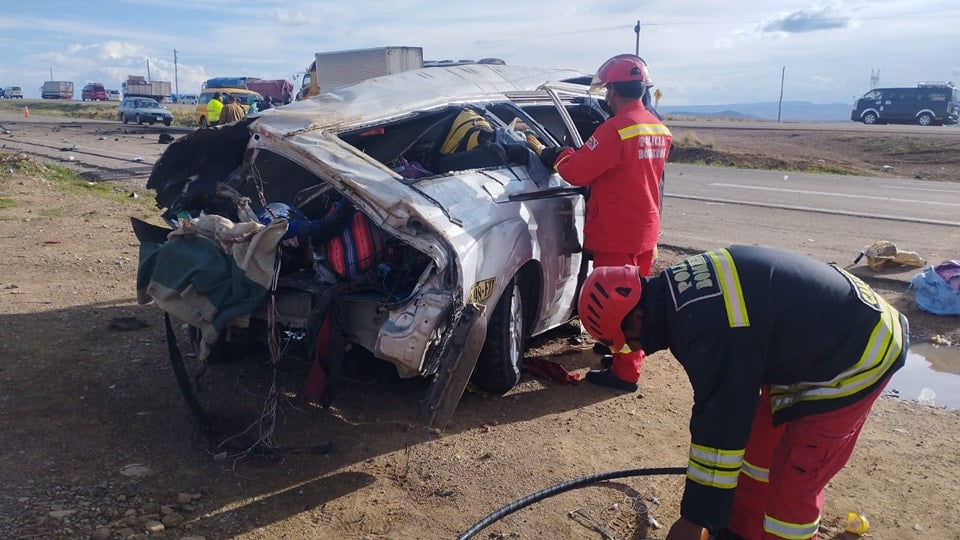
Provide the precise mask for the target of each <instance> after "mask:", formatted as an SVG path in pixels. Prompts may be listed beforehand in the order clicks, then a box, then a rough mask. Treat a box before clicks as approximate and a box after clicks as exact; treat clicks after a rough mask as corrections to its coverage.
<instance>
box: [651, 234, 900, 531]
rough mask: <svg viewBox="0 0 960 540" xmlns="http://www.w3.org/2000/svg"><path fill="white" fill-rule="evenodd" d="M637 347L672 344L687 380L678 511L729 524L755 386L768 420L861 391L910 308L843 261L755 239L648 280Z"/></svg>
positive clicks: (896, 346)
mask: <svg viewBox="0 0 960 540" xmlns="http://www.w3.org/2000/svg"><path fill="white" fill-rule="evenodd" d="M641 305H642V307H643V308H644V337H643V344H644V350H645V352H646V353H647V354H651V353H653V352H654V351H657V350H661V349H664V348H667V347H669V349H670V351H671V352H672V353H673V355H674V356H675V357H676V358H677V360H678V361H679V362H680V364H681V365H682V366H683V368H684V369H685V370H686V372H687V376H688V377H689V378H690V382H691V385H692V386H693V391H694V406H693V414H692V417H691V420H690V434H691V449H690V462H689V464H688V469H687V485H686V490H685V492H684V499H683V504H682V505H681V514H682V515H683V516H684V517H686V518H687V519H690V520H691V521H693V522H695V523H699V524H703V525H705V526H707V527H708V528H710V529H711V530H715V529H716V528H718V527H722V526H724V525H725V524H726V522H727V519H728V517H729V512H730V507H731V504H732V500H733V491H734V488H735V487H736V482H737V476H738V473H739V470H740V467H741V465H742V463H743V451H744V448H745V447H746V441H747V436H748V435H749V431H750V425H751V421H752V419H753V414H754V409H755V408H756V404H757V400H758V395H759V389H760V387H761V386H762V385H769V386H770V388H771V404H772V406H773V411H774V423H776V424H780V423H782V422H785V421H788V420H790V419H793V418H797V417H800V416H805V415H810V414H817V413H823V412H826V411H830V410H834V409H838V408H840V407H843V406H845V405H847V404H850V403H853V402H855V401H857V400H858V399H861V398H862V397H863V396H865V395H866V394H869V393H870V392H871V391H872V390H874V389H875V388H876V387H877V386H878V385H880V384H883V383H885V382H886V380H887V379H888V378H889V376H890V375H891V374H892V373H893V372H894V371H896V370H897V369H899V368H900V367H901V366H903V363H904V360H905V358H906V351H907V347H908V346H909V337H908V334H909V329H908V326H907V320H906V318H905V317H903V316H902V315H901V314H900V313H898V312H897V311H896V310H894V309H893V308H892V307H890V305H889V304H887V302H886V301H884V300H883V298H881V297H880V296H879V295H877V294H875V293H874V292H873V291H872V290H871V289H870V287H868V286H867V285H866V284H864V283H863V282H862V281H861V280H860V279H858V278H857V277H855V276H853V275H851V274H850V273H848V272H846V271H844V270H842V269H840V268H837V267H835V266H832V265H828V264H825V263H822V262H819V261H817V260H814V259H811V258H809V257H805V256H802V255H797V254H793V253H788V252H784V251H779V250H774V249H770V248H763V247H756V246H732V247H730V248H727V249H720V250H716V251H711V252H708V253H704V254H701V255H697V256H694V257H689V258H687V259H684V260H683V261H680V262H679V263H677V264H676V265H674V266H672V267H670V268H668V269H667V270H664V271H663V272H662V273H660V275H658V276H656V277H653V278H647V279H646V280H645V284H644V289H643V296H642V298H641Z"/></svg>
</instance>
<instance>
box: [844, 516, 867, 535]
mask: <svg viewBox="0 0 960 540" xmlns="http://www.w3.org/2000/svg"><path fill="white" fill-rule="evenodd" d="M869 529H870V522H869V521H867V516H863V515H860V514H857V513H856V512H850V513H848V514H847V527H846V530H847V532H848V533H852V534H865V533H866V532H867V531H868V530H869Z"/></svg>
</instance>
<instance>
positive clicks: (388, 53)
mask: <svg viewBox="0 0 960 540" xmlns="http://www.w3.org/2000/svg"><path fill="white" fill-rule="evenodd" d="M422 67H423V49H422V48H421V47H376V48H373V49H352V50H346V51H330V52H319V53H317V54H316V55H315V56H314V59H313V62H312V63H311V64H310V67H308V68H307V71H306V73H304V74H303V81H302V83H301V86H300V90H299V92H298V93H297V99H304V98H307V97H310V96H315V95H317V94H322V93H324V92H328V91H330V90H333V89H334V88H339V87H341V86H346V85H348V84H354V83H358V82H360V81H362V80H365V79H370V78H372V77H379V76H381V75H390V74H392V73H399V72H401V71H407V70H410V69H420V68H422Z"/></svg>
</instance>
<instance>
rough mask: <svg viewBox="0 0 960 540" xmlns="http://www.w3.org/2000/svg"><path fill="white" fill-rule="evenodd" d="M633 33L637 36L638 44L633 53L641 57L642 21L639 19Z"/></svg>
mask: <svg viewBox="0 0 960 540" xmlns="http://www.w3.org/2000/svg"><path fill="white" fill-rule="evenodd" d="M633 31H634V32H635V33H636V34H637V44H636V45H635V46H634V48H633V53H634V54H635V55H637V56H640V19H637V25H636V26H634V27H633Z"/></svg>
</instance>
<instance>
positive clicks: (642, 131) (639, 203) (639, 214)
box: [555, 101, 672, 253]
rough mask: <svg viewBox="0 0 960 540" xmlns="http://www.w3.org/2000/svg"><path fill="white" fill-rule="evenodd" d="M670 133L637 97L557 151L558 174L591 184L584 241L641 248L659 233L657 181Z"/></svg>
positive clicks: (602, 248)
mask: <svg viewBox="0 0 960 540" xmlns="http://www.w3.org/2000/svg"><path fill="white" fill-rule="evenodd" d="M671 141H672V136H671V135H670V130H669V129H667V127H666V126H664V125H663V124H662V123H661V122H660V120H658V119H657V117H656V116H654V115H653V114H652V113H651V112H650V111H648V110H646V109H645V108H644V107H643V104H642V103H641V102H640V101H636V102H633V103H629V104H627V105H624V106H623V107H622V108H621V109H620V110H618V111H617V114H616V115H614V116H613V117H611V118H609V119H608V120H607V121H606V122H604V123H603V124H601V125H600V126H598V127H597V129H596V131H594V133H593V135H592V136H591V137H590V138H589V139H587V141H586V142H585V143H583V146H582V147H580V149H578V150H576V151H571V152H565V153H563V154H561V155H560V157H559V159H557V162H556V164H555V167H556V169H557V172H558V173H560V176H561V177H562V178H563V179H564V180H566V181H567V182H569V183H570V184H573V185H575V186H590V198H589V199H588V200H587V219H586V224H585V226H584V236H585V241H584V247H586V248H587V249H589V250H591V251H594V252H609V253H643V252H644V251H650V250H652V249H653V248H654V247H655V246H656V245H657V238H658V236H659V235H660V210H659V200H660V197H659V183H660V177H661V175H662V174H663V167H664V163H665V162H666V160H667V156H668V154H669V153H670V143H671Z"/></svg>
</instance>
